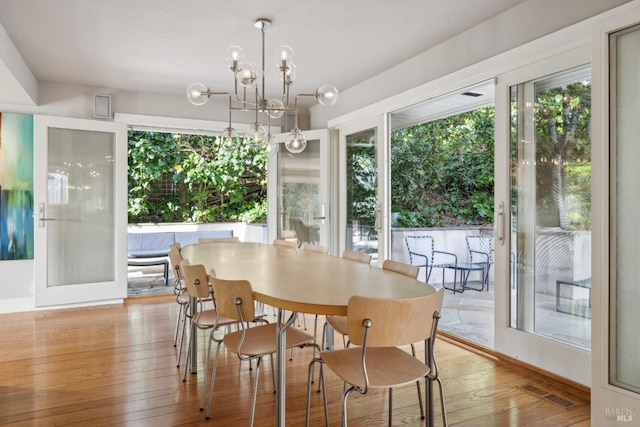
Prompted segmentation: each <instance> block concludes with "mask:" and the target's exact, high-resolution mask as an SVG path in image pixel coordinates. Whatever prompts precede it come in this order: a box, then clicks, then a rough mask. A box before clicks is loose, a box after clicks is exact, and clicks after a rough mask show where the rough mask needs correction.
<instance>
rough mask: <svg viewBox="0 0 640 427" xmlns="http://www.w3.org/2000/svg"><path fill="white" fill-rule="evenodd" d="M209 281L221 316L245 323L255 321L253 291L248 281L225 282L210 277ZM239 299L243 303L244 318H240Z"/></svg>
mask: <svg viewBox="0 0 640 427" xmlns="http://www.w3.org/2000/svg"><path fill="white" fill-rule="evenodd" d="M209 280H210V281H211V283H212V284H213V294H214V295H215V297H216V308H217V310H218V314H219V315H220V316H224V317H228V318H230V319H234V320H237V321H244V322H248V321H250V320H253V319H255V317H256V315H255V304H254V303H253V289H252V288H251V283H250V282H249V281H248V280H225V279H219V278H217V277H213V276H209ZM238 299H239V301H241V302H242V303H241V304H240V309H241V310H242V317H240V313H239V312H238V304H236V300H238Z"/></svg>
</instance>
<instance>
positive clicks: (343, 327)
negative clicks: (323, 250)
mask: <svg viewBox="0 0 640 427" xmlns="http://www.w3.org/2000/svg"><path fill="white" fill-rule="evenodd" d="M342 258H344V259H349V260H352V261H355V262H361V263H363V264H368V265H371V255H369V254H365V253H362V252H354V251H344V252H342ZM327 325H329V326H331V327H332V328H333V330H334V331H336V332H337V333H339V334H340V335H342V345H343V346H344V347H348V345H347V316H327V321H326V322H325V324H324V327H323V329H322V331H323V332H322V333H323V335H322V336H323V338H322V343H323V345H324V337H325V336H326V333H327Z"/></svg>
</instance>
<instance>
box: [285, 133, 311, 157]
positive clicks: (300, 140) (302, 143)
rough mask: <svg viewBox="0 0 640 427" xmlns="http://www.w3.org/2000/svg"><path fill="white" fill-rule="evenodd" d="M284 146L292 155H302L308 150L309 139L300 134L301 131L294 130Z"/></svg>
mask: <svg viewBox="0 0 640 427" xmlns="http://www.w3.org/2000/svg"><path fill="white" fill-rule="evenodd" d="M284 146H285V147H286V149H287V150H288V151H289V152H290V153H293V154H299V153H302V152H303V151H304V149H305V148H307V138H305V137H304V135H303V134H302V132H300V129H298V128H293V129H292V131H291V133H290V134H289V135H288V136H287V141H286V142H285V143H284Z"/></svg>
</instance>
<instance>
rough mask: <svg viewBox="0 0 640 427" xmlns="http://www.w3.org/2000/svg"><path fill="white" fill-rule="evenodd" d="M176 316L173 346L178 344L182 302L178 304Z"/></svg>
mask: <svg viewBox="0 0 640 427" xmlns="http://www.w3.org/2000/svg"><path fill="white" fill-rule="evenodd" d="M179 306H180V309H179V310H178V317H177V318H176V332H175V334H174V335H173V346H174V347H175V346H176V345H177V344H178V330H179V329H180V320H181V319H182V310H184V304H179Z"/></svg>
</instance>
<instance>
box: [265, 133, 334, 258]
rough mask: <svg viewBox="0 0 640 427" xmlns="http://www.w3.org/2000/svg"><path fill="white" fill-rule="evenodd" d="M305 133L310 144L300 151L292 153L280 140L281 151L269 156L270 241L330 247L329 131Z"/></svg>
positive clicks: (284, 135)
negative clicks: (279, 240)
mask: <svg viewBox="0 0 640 427" xmlns="http://www.w3.org/2000/svg"><path fill="white" fill-rule="evenodd" d="M286 136H287V135H286V134H281V135H277V136H276V139H277V140H278V141H284V140H285V139H286ZM304 136H305V137H306V138H307V146H306V148H305V149H304V151H302V152H301V153H297V154H294V153H290V152H289V151H287V149H286V148H285V147H284V144H282V143H281V144H280V149H279V150H278V153H277V154H276V155H273V156H270V157H269V166H268V167H269V178H268V184H267V187H268V189H267V191H268V202H267V203H268V212H269V215H268V222H269V233H268V235H269V241H270V242H271V241H273V239H275V238H281V239H286V240H295V241H296V242H297V243H298V245H299V246H302V245H304V244H307V243H311V244H320V245H324V246H327V247H329V246H330V244H329V240H330V239H329V219H330V215H329V143H328V140H329V133H328V131H327V130H315V131H304ZM274 178H275V179H274Z"/></svg>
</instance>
